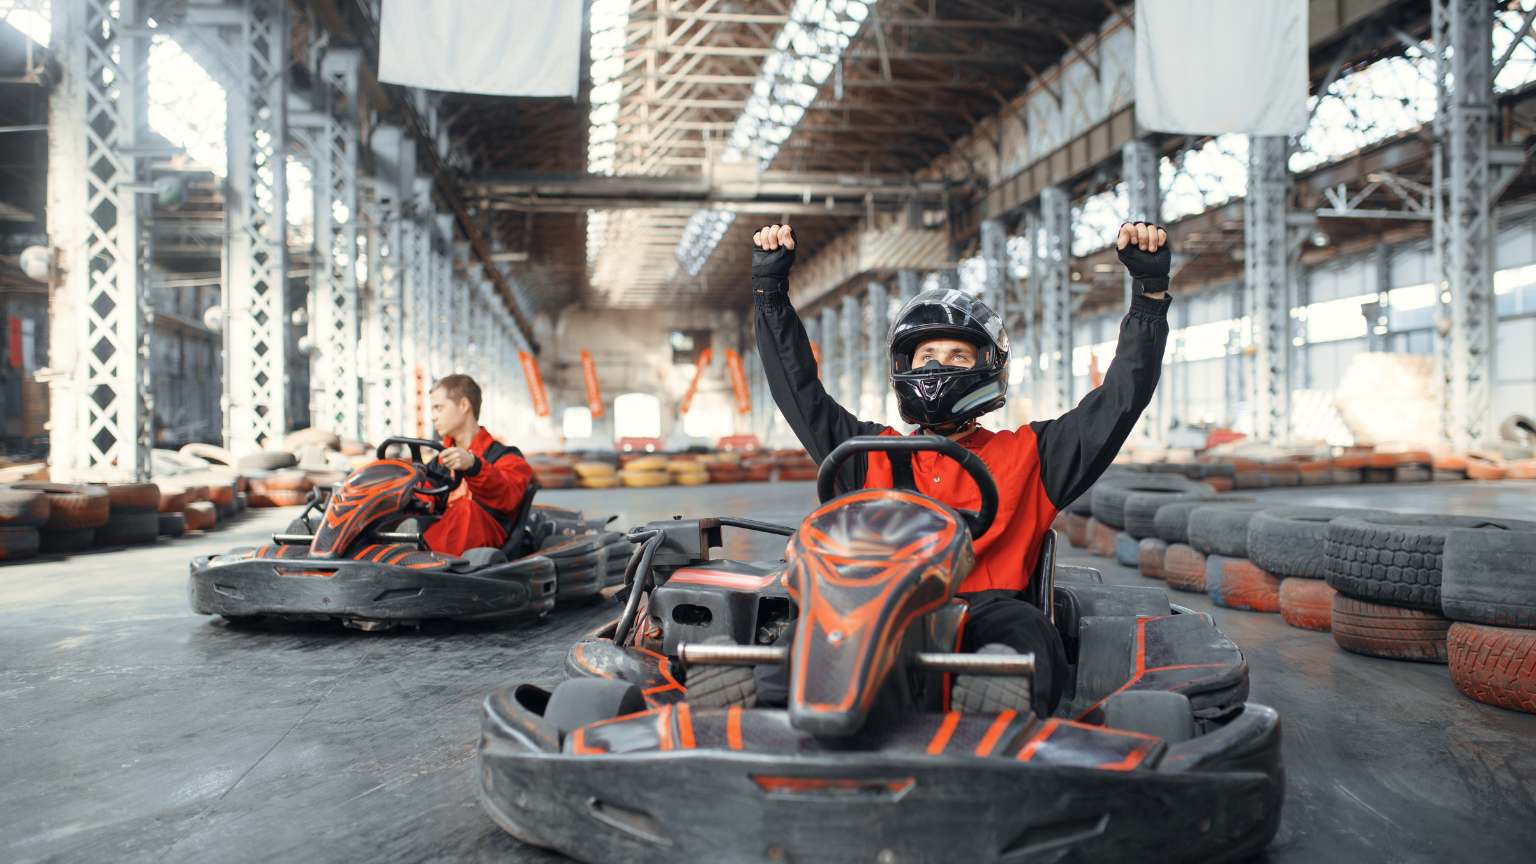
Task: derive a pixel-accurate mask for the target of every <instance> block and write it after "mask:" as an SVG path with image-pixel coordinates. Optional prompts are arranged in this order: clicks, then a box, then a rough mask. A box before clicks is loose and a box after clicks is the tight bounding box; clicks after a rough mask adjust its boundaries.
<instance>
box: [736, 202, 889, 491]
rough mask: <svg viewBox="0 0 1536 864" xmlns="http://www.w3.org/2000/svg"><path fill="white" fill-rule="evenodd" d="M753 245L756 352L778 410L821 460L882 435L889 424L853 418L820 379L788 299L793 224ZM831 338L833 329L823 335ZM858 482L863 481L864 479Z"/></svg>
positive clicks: (765, 233) (756, 238)
mask: <svg viewBox="0 0 1536 864" xmlns="http://www.w3.org/2000/svg"><path fill="white" fill-rule="evenodd" d="M752 244H753V247H752V298H753V305H754V306H755V309H756V322H757V325H756V328H755V329H756V331H757V353H758V355H759V356H761V357H762V361H763V372H764V374H765V375H766V376H767V378H768V390H769V392H770V393H772V394H773V402H774V404H775V405H776V406H778V409H779V413H780V414H782V415H784V420H785V422H787V423H789V428H790V429H793V430H794V432H795V437H797V438H799V439H800V443H801V444H802V445H803V446H804V447H805V449H806V451H807V452H808V453H810V455H811V458H812V459H815V460H816V461H817V462H821V461H822V460H823V459H825V458H826V457H827V454H828V453H831V452H832V449H833V448H834V447H836V446H837V445H839V444H841V443H842V442H844V441H846V440H848V439H849V438H852V437H853V436H855V435H878V434H879V433H880V432H881V431H882V430H883V429H884V428H885V427H884V426H883V425H881V424H879V423H868V422H864V421H861V420H859V419H858V418H857V417H854V416H853V414H851V413H849V412H848V410H847V409H846V408H844V407H843V406H841V405H839V404H837V400H835V399H833V398H832V396H831V395H830V394H828V393H827V390H826V388H825V387H823V386H822V384H821V378H820V376H819V375H818V372H817V368H816V355H815V354H814V353H813V352H812V351H811V340H810V339H809V338H808V337H807V336H806V335H805V326H804V325H803V324H801V323H800V316H799V315H798V314H796V312H795V307H794V306H793V305H791V304H790V302H789V271H790V268H791V267H792V266H794V263H795V235H794V232H793V231H792V230H791V229H790V227H789V226H788V225H770V226H768V227H766V228H763V229H762V230H761V231H758V232H757V233H756V234H754V235H753V236H752ZM830 338H831V334H827V335H826V336H824V339H827V340H829V339H830ZM857 461H859V462H860V463H862V461H863V460H857ZM851 479H852V478H850V480H851ZM857 485H862V478H859V482H858V484H857Z"/></svg>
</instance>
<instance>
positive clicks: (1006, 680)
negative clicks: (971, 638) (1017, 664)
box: [949, 643, 1034, 714]
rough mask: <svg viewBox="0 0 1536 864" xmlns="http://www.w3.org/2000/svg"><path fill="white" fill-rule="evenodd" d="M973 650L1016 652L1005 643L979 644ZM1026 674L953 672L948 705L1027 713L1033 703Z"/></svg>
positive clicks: (963, 709)
mask: <svg viewBox="0 0 1536 864" xmlns="http://www.w3.org/2000/svg"><path fill="white" fill-rule="evenodd" d="M976 653H977V654H1016V653H1018V652H1016V651H1014V650H1013V648H1011V647H1009V646H1007V645H999V644H996V643H993V644H991V645H983V646H981V648H980V649H979V650H978V651H977V652H976ZM1030 687H1031V682H1030V679H1028V678H1018V677H1013V676H1008V675H956V676H955V683H954V684H953V685H952V686H951V687H950V691H949V706H950V708H952V709H954V710H955V711H959V712H961V713H963V714H1001V713H1002V712H1004V711H1014V712H1017V713H1019V714H1027V713H1029V712H1030V711H1031V710H1033V707H1034V695H1033V694H1031V693H1030Z"/></svg>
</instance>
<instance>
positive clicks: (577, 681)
mask: <svg viewBox="0 0 1536 864" xmlns="http://www.w3.org/2000/svg"><path fill="white" fill-rule="evenodd" d="M644 710H645V697H644V696H641V695H640V688H639V687H636V686H635V685H633V684H631V683H629V682H628V681H618V680H614V679H612V678H572V679H570V680H569V681H561V682H560V686H558V687H556V688H555V692H553V693H551V694H550V695H549V704H548V705H546V706H544V719H545V720H546V721H548V722H549V724H550V725H552V726H554V727H555V728H556V729H558V730H559V731H560V737H561V738H564V737H565V736H566V735H569V734H570V733H572V732H574V731H576V730H577V729H580V728H581V727H583V726H585V725H587V724H588V723H596V722H598V721H599V720H611V719H612V718H614V717H622V716H624V715H625V714H633V713H635V712H636V711H644Z"/></svg>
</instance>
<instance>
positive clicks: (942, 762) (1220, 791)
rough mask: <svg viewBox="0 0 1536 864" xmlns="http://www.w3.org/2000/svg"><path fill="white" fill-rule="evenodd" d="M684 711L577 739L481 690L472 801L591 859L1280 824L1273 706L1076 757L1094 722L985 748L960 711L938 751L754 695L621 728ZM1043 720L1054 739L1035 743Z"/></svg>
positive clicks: (1096, 837)
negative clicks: (809, 725) (803, 724)
mask: <svg viewBox="0 0 1536 864" xmlns="http://www.w3.org/2000/svg"><path fill="white" fill-rule="evenodd" d="M686 710H687V709H686V706H685V705H684V704H682V703H680V704H679V705H678V706H667V707H665V708H662V709H655V710H653V711H651V712H647V713H646V714H644V715H632V716H631V718H620V719H618V720H615V721H611V726H610V730H609V735H610V737H609V743H612V744H615V745H616V746H618V747H619V748H620V749H626V748H627V747H630V746H633V747H634V748H635V749H630V750H628V752H601V749H602V748H597V751H596V752H594V751H593V750H591V749H589V747H588V745H587V744H586V743H578V744H577V745H576V752H572V747H571V746H570V744H567V746H566V747H565V749H564V750H562V749H560V747H559V746H558V745H557V744H556V743H555V741H554V739H553V738H552V737H551V736H550V730H549V729H548V728H547V727H545V728H543V729H540V728H539V721H538V719H535V718H533V717H532V716H531V715H530V713H529V712H527V710H526V709H525V708H523V707H522V706H520V705H518V704H517V703H516V701H515V699H514V697H513V696H512V694H511V691H498V692H496V693H493V694H491V696H490V697H488V699H487V700H486V703H485V711H484V717H483V725H482V737H481V743H480V761H479V770H478V779H479V787H480V788H479V792H480V798H481V802H482V804H483V805H484V806H485V807H486V809H487V810H488V811H489V812H490V814H491V816H492V817H493V818H494V819H495V820H496V822H497V823H498V824H499V825H501V826H502V827H503V828H505V829H506V830H507V831H509V832H510V833H512V834H513V835H514V836H516V837H518V838H520V839H522V840H524V841H526V842H528V843H532V844H534V845H538V846H543V847H547V848H552V849H556V850H559V851H561V852H564V853H565V854H567V855H570V856H572V857H574V858H576V859H578V860H581V861H589V862H621V861H622V862H632V861H698V862H717V861H791V862H792V861H864V862H868V861H881V862H885V861H894V862H951V861H1003V862H1024V861H1062V860H1074V861H1088V860H1096V861H1148V862H1153V861H1155V862H1168V861H1228V860H1237V859H1241V858H1243V857H1246V856H1249V855H1251V854H1253V853H1255V852H1257V851H1258V850H1260V849H1262V848H1263V847H1264V846H1265V845H1266V844H1267V843H1268V842H1269V841H1270V839H1271V838H1272V837H1273V836H1274V833H1275V830H1276V828H1277V827H1278V825H1279V819H1280V805H1281V799H1282V796H1283V789H1284V782H1283V775H1282V770H1281V766H1280V758H1279V741H1280V732H1279V718H1278V716H1277V715H1276V714H1275V712H1274V711H1273V710H1272V709H1270V708H1266V707H1264V706H1261V705H1256V704H1251V703H1250V704H1247V705H1246V706H1244V708H1243V710H1242V711H1241V713H1239V714H1238V715H1237V716H1236V717H1235V718H1234V719H1232V720H1231V721H1230V722H1228V723H1226V724H1225V725H1223V726H1220V727H1217V728H1215V729H1213V730H1211V731H1209V732H1207V733H1206V734H1204V735H1200V736H1198V737H1196V738H1193V739H1191V740H1189V741H1183V742H1178V743H1175V744H1171V745H1167V744H1164V743H1163V742H1161V741H1159V740H1157V739H1146V740H1147V741H1150V742H1151V744H1150V745H1147V744H1146V742H1132V745H1133V746H1136V747H1139V748H1141V749H1140V750H1139V751H1138V752H1140V753H1141V754H1142V757H1144V758H1137V759H1126V760H1121V761H1119V762H1113V761H1112V762H1104V763H1097V762H1095V761H1093V760H1092V759H1084V758H1082V757H1083V755H1084V754H1088V753H1092V752H1093V747H1094V746H1098V745H1092V746H1087V747H1086V749H1084V748H1081V747H1077V746H1076V744H1081V743H1083V741H1085V740H1086V739H1087V738H1091V737H1092V735H1093V734H1094V733H1092V732H1091V730H1088V729H1086V728H1085V727H1078V726H1076V725H1075V724H1065V723H1064V721H1045V723H1043V724H1042V723H1034V725H1032V726H1030V725H1025V726H1023V727H1019V736H1021V738H1020V739H1019V740H1014V741H1012V742H1011V743H1008V744H999V742H998V741H997V740H994V741H993V742H992V745H996V746H997V749H996V751H992V750H989V751H988V753H987V755H985V756H978V755H976V754H977V752H979V751H978V749H977V747H978V745H977V743H976V741H975V740H974V739H965V738H964V732H963V730H964V727H963V726H962V728H961V730H960V731H956V730H954V729H953V728H952V729H951V732H952V733H953V735H954V737H953V738H950V739H947V746H945V747H941V748H939V752H938V753H937V755H934V753H933V751H932V750H931V749H930V748H931V745H929V746H928V747H925V746H923V744H921V743H916V744H914V742H913V741H912V740H903V736H904V735H905V734H906V733H904V732H902V731H900V730H898V731H896V732H894V733H891V734H889V735H887V736H886V737H885V738H884V739H883V742H882V743H880V744H876V745H871V744H869V743H865V744H863V745H853V746H849V747H846V748H838V747H833V746H822V745H821V744H819V743H818V742H815V741H814V740H812V739H808V738H807V737H806V736H803V735H801V733H799V732H798V731H797V730H795V729H793V728H792V727H790V726H789V723H788V718H787V715H786V714H785V712H782V711H769V710H760V709H753V710H750V711H747V712H745V713H744V714H743V712H741V711H739V710H736V709H733V711H734V712H735V713H734V717H733V715H732V712H731V711H697V712H692V714H691V716H689V717H687V718H686V719H687V728H688V730H689V732H688V733H687V735H686V737H684V736H681V735H674V734H672V733H663V734H662V739H663V741H664V743H660V744H659V746H656V745H653V744H652V742H650V741H645V742H643V743H639V742H636V741H635V738H634V735H635V730H637V729H643V728H645V727H646V726H647V725H656V726H661V725H662V721H658V723H656V724H649V722H648V718H649V717H650V716H651V715H655V716H657V717H658V718H661V717H667V715H668V713H669V712H670V714H671V717H670V719H668V720H666V721H664V722H666V723H672V724H674V725H671V726H669V727H668V728H670V729H672V730H674V732H675V731H676V730H678V729H680V728H681V727H679V726H677V725H675V724H676V720H678V719H680V718H678V716H677V715H678V712H683V711H686ZM640 718H647V722H646V723H640V722H637V721H638V720H639V719H640ZM976 719H977V722H979V723H981V724H982V725H983V726H987V725H988V724H989V723H991V722H993V718H989V717H985V718H976ZM744 720H745V722H743V721H744ZM966 722H969V721H966ZM1009 722H1010V723H1023V724H1027V723H1030V722H1033V721H1024V720H1013V721H1009ZM1052 722H1055V723H1058V724H1059V725H1058V727H1056V732H1055V735H1054V740H1055V743H1054V744H1050V745H1046V744H1037V745H1036V746H1035V747H1034V748H1030V746H1029V741H1030V740H1033V739H1034V738H1040V740H1041V741H1042V742H1043V741H1045V740H1047V738H1049V737H1051V736H1050V730H1048V729H1046V725H1048V724H1050V723H1052ZM601 725H607V724H595V726H589V727H584V729H583V730H578V732H576V733H572V734H573V735H578V734H580V733H581V732H587V731H590V730H594V729H595V728H596V726H601ZM1065 727H1071V729H1070V730H1069V731H1075V732H1076V733H1078V734H1080V735H1081V736H1082V738H1079V739H1077V741H1075V742H1074V740H1073V738H1072V736H1071V735H1067V734H1064V733H1063V731H1062V729H1063V728H1065ZM744 728H745V730H746V731H745V733H744V732H743V729H744ZM1009 728H1010V729H1013V728H1015V727H1013V726H1010V727H1009ZM620 729H623V730H624V731H618V730H620ZM732 729H734V730H735V731H734V732H732ZM909 731H913V730H909ZM915 731H918V732H921V733H922V734H926V732H927V730H915ZM1042 735H1044V736H1045V737H1041V736H1042ZM642 736H643V733H642ZM1030 736H1033V737H1030ZM588 737H589V738H591V737H592V736H588ZM906 737H907V738H909V739H910V738H911V736H906ZM1140 737H1144V736H1140ZM626 738H627V742H626ZM743 739H745V740H743ZM1023 739H1028V740H1023ZM754 748H762V749H754ZM770 751H771V752H770ZM1026 751H1028V755H1027V756H1026V755H1025V753H1026Z"/></svg>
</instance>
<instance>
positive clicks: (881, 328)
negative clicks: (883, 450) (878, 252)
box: [855, 282, 891, 422]
mask: <svg viewBox="0 0 1536 864" xmlns="http://www.w3.org/2000/svg"><path fill="white" fill-rule="evenodd" d="M864 290H865V292H866V296H867V300H866V303H865V306H866V307H867V310H868V315H869V317H868V319H867V321H866V326H867V328H868V329H867V330H866V331H865V334H864V368H863V369H861V370H859V371H858V372H856V373H855V374H856V375H857V377H858V380H860V381H861V382H863V384H862V387H861V389H862V390H863V398H862V399H861V400H859V416H860V417H861V418H863V419H865V420H872V421H882V422H883V421H884V420H885V395H886V394H887V393H889V392H890V389H891V388H890V383H889V380H890V374H891V358H890V356H889V355H887V354H886V352H885V337H886V333H887V332H888V331H889V330H890V320H891V303H890V298H889V297H888V296H887V293H886V290H885V284H884V283H881V282H871V283H869V286H868V287H867V288H865V289H864Z"/></svg>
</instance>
